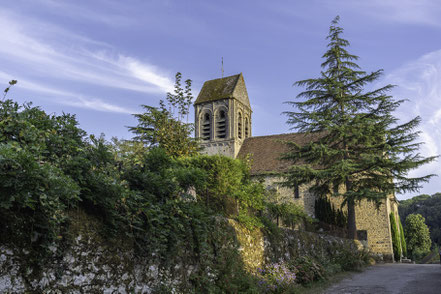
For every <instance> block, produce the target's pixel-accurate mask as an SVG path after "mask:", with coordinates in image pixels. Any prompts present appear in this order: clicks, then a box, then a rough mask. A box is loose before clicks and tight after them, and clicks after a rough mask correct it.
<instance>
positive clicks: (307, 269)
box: [293, 256, 326, 285]
mask: <svg viewBox="0 0 441 294" xmlns="http://www.w3.org/2000/svg"><path fill="white" fill-rule="evenodd" d="M293 264H294V266H295V268H296V269H297V278H296V282H297V283H299V284H302V285H305V284H309V283H312V282H314V281H320V280H324V279H326V271H325V268H324V267H323V265H322V264H321V263H320V262H318V261H316V260H314V259H313V258H311V257H309V256H301V257H299V258H297V259H296V260H295V261H294V263H293Z"/></svg>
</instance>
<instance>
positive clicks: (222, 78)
mask: <svg viewBox="0 0 441 294" xmlns="http://www.w3.org/2000/svg"><path fill="white" fill-rule="evenodd" d="M241 74H242V73H240V74H235V75H231V76H228V77H220V78H215V79H211V80H207V81H205V82H204V84H205V83H206V82H211V81H215V80H222V79H228V78H232V77H235V76H240V75H241Z"/></svg>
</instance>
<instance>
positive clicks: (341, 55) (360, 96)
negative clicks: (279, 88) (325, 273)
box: [284, 17, 435, 238]
mask: <svg viewBox="0 0 441 294" xmlns="http://www.w3.org/2000/svg"><path fill="white" fill-rule="evenodd" d="M338 22H339V17H336V18H335V19H334V20H333V21H332V24H331V27H330V30H329V35H328V37H327V39H328V40H329V44H328V50H327V51H326V52H325V54H324V55H323V58H324V62H323V63H322V68H323V71H322V72H321V74H320V76H319V77H318V78H313V79H307V80H301V81H298V82H296V83H295V85H296V86H300V87H305V88H306V90H305V91H303V92H301V93H300V94H299V95H297V98H298V99H299V100H300V101H298V102H288V103H289V104H290V105H292V106H293V107H295V108H296V109H295V110H294V111H287V112H285V114H286V115H287V116H288V121H287V123H288V124H289V125H291V126H292V128H293V129H296V130H297V131H299V132H302V133H305V136H307V137H308V139H309V140H308V141H309V142H308V143H306V144H304V145H301V146H300V145H298V144H296V143H293V142H291V143H289V146H290V148H291V150H290V152H289V153H287V154H285V156H284V159H286V160H289V161H291V163H292V166H291V168H290V170H289V173H288V175H287V176H286V184H287V185H288V186H291V187H294V186H295V185H298V184H303V183H312V190H313V191H314V192H315V193H317V194H318V195H330V194H332V187H334V186H343V187H344V189H343V190H344V192H343V193H340V194H338V195H339V196H342V197H343V198H344V203H346V204H347V207H348V234H349V237H351V238H355V235H356V226H355V210H354V206H355V202H356V201H357V200H362V199H367V200H370V201H374V202H377V203H379V201H381V200H382V199H384V198H385V197H386V196H387V195H390V194H393V193H400V192H403V191H416V190H417V189H418V188H420V187H421V183H422V182H427V181H428V180H429V178H430V177H431V176H433V175H427V176H423V177H419V178H409V177H407V176H406V175H407V173H408V172H409V171H411V170H412V169H415V168H417V167H419V166H421V165H423V164H425V163H428V162H431V161H432V160H434V159H435V157H428V158H423V157H421V156H420V155H419V154H418V149H419V146H420V143H415V142H414V140H415V139H416V138H417V137H418V132H415V131H414V130H415V128H416V127H417V126H418V124H419V122H420V118H419V117H416V118H414V119H412V120H411V121H409V122H406V123H403V124H399V123H398V119H397V118H395V117H394V116H393V115H392V113H393V112H394V111H395V110H396V109H397V108H398V107H399V106H400V104H401V103H402V102H403V101H402V100H394V99H393V97H391V96H390V95H388V94H387V93H388V92H389V91H390V90H391V89H392V87H393V86H392V85H386V86H384V87H381V88H379V89H373V90H370V86H368V85H369V84H370V83H373V82H375V81H377V80H378V79H379V78H380V77H381V75H382V70H377V71H374V72H372V73H366V72H364V71H362V70H360V68H359V66H358V65H357V64H356V63H355V62H354V61H356V60H357V59H358V57H357V56H355V55H352V54H350V53H349V52H348V51H347V50H346V47H348V46H349V42H348V41H347V40H345V39H343V38H341V34H342V33H343V29H342V28H341V27H339V26H338ZM366 89H368V90H366ZM299 163H302V164H299ZM392 178H393V180H392Z"/></svg>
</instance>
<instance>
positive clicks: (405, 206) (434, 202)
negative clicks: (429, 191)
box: [399, 193, 441, 245]
mask: <svg viewBox="0 0 441 294" xmlns="http://www.w3.org/2000/svg"><path fill="white" fill-rule="evenodd" d="M399 213H400V218H401V220H402V222H403V223H404V221H405V219H406V217H407V216H408V215H410V214H421V215H422V216H423V217H424V218H425V219H426V224H427V226H428V227H429V230H430V238H431V240H432V242H433V243H436V244H438V245H441V193H435V194H433V195H431V196H430V195H419V196H415V197H413V198H410V199H407V200H403V201H400V209H399Z"/></svg>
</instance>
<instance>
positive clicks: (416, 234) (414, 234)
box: [404, 214, 432, 258]
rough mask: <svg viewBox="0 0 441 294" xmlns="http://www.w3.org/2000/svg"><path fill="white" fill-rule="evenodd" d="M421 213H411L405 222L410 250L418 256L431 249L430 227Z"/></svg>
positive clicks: (405, 232)
mask: <svg viewBox="0 0 441 294" xmlns="http://www.w3.org/2000/svg"><path fill="white" fill-rule="evenodd" d="M425 221H426V220H425V219H424V217H423V216H422V215H421V214H409V215H408V216H407V217H406V222H405V224H404V234H405V235H406V243H407V250H408V252H409V253H410V254H411V255H412V256H413V257H414V258H416V257H417V256H419V257H421V255H424V254H426V253H428V252H429V251H430V246H431V244H432V242H431V240H430V235H429V228H428V227H427V225H426V223H425Z"/></svg>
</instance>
